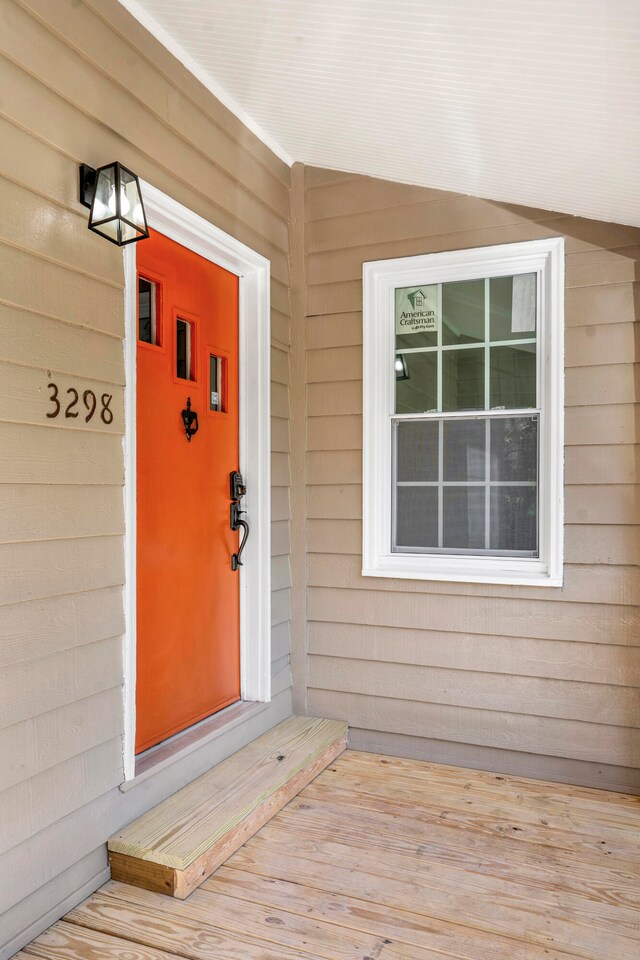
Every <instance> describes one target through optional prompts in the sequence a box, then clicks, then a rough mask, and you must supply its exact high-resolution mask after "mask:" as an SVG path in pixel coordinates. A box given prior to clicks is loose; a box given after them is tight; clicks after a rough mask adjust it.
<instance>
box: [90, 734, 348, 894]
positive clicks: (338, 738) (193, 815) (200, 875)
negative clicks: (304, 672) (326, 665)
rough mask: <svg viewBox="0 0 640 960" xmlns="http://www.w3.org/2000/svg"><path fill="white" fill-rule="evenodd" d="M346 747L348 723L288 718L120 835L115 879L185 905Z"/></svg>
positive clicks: (112, 845) (113, 848)
mask: <svg viewBox="0 0 640 960" xmlns="http://www.w3.org/2000/svg"><path fill="white" fill-rule="evenodd" d="M346 742H347V725H346V723H342V722H341V721H339V720H320V719H318V718H315V717H289V719H288V720H284V721H283V722H282V723H280V724H278V726H276V727H274V728H273V729H272V730H269V731H268V732H267V733H265V734H263V736H261V737H259V738H258V739H257V740H254V741H253V742H252V743H250V744H248V745H247V746H246V747H244V748H243V749H242V750H239V751H238V752H237V753H235V754H233V756H231V757H228V758H227V759H226V760H223V761H222V763H219V764H218V765H217V766H215V767H213V768H212V769H211V770H209V771H208V772H207V773H205V774H203V775H202V776H201V777H198V779H197V780H194V781H193V783H190V784H189V785H188V786H186V787H183V789H182V790H179V791H178V792H177V793H174V794H173V796H171V797H169V798H168V799H167V800H165V801H164V802H163V803H161V804H159V805H158V806H157V807H154V808H153V809H152V810H149V811H148V812H147V813H145V814H144V815H143V816H142V817H139V819H138V820H135V821H134V822H133V823H131V824H129V826H128V827H125V828H124V830H121V831H120V832H119V833H116V834H114V836H113V837H111V839H110V840H109V862H110V865H111V876H112V878H113V879H114V880H121V881H123V882H125V883H131V884H133V885H134V886H138V887H144V888H145V889H146V890H154V891H157V892H159V893H166V894H168V895H169V896H172V897H178V898H179V899H180V900H184V899H185V897H188V896H189V894H190V893H191V891H192V890H195V889H196V887H198V886H200V884H201V883H202V882H203V881H204V880H206V878H207V877H209V876H210V875H211V874H212V873H213V872H214V870H217V869H218V867H219V866H220V865H221V864H223V863H224V862H225V860H227V859H228V858H229V857H230V856H231V854H232V853H235V851H236V850H238V849H239V847H241V846H242V844H243V843H245V841H246V840H248V839H249V837H251V836H253V834H254V833H256V832H257V831H258V830H259V829H260V827H262V826H264V824H265V823H266V822H267V821H268V820H270V819H271V817H273V816H274V815H275V814H276V813H277V812H278V811H279V810H281V809H282V808H283V807H284V806H285V804H287V803H288V802H289V800H291V799H292V797H294V796H296V794H297V793H299V792H300V791H301V790H302V789H303V787H306V786H307V784H308V783H310V782H311V781H312V780H313V779H314V777H317V775H318V774H319V773H320V772H321V771H322V770H324V769H325V767H327V766H329V764H330V763H332V762H333V761H334V760H335V758H336V757H337V756H339V755H340V754H341V753H342V752H343V750H344V749H345V748H346Z"/></svg>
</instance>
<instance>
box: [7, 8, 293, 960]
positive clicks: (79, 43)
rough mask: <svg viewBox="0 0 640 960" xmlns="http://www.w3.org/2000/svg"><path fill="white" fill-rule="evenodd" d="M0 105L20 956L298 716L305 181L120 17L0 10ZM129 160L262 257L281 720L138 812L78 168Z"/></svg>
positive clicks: (112, 263)
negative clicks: (295, 234)
mask: <svg viewBox="0 0 640 960" xmlns="http://www.w3.org/2000/svg"><path fill="white" fill-rule="evenodd" d="M0 86H1V87H2V89H3V90H4V91H5V93H6V94H7V95H6V96H4V97H3V99H2V116H1V117H0V208H1V209H2V217H0V665H1V667H2V672H1V673H0V677H1V679H0V850H1V851H2V859H0V876H2V878H3V881H2V883H3V884H4V883H5V880H6V886H3V887H2V890H1V891H0V904H1V906H0V956H5V955H6V954H7V951H9V950H13V949H17V947H18V946H19V945H20V938H21V937H22V939H24V937H25V936H26V935H27V933H28V932H29V931H31V933H33V932H34V930H35V929H36V928H37V924H38V923H43V922H44V919H43V918H46V917H49V918H53V917H54V916H55V914H56V910H57V908H58V907H59V905H60V904H61V903H62V902H63V901H64V902H65V903H66V905H67V906H69V905H70V903H71V902H72V901H73V899H74V896H81V895H82V893H83V892H84V891H86V890H87V888H88V887H90V886H91V884H92V883H93V884H95V883H96V882H98V880H99V879H100V878H102V877H103V875H104V868H105V863H106V860H105V857H104V849H103V844H104V842H105V840H106V838H107V836H108V834H109V833H110V832H112V831H113V830H114V829H115V828H117V827H118V826H120V825H122V824H124V823H126V822H128V821H129V820H130V819H132V818H133V817H134V816H137V815H138V814H139V813H140V812H142V809H143V808H146V807H148V806H151V805H153V803H155V802H158V801H159V800H160V799H162V798H163V797H164V796H166V795H167V794H168V793H171V792H173V791H174V790H175V789H177V787H178V786H180V785H181V784H182V783H183V782H186V780H188V779H190V778H191V777H193V776H194V775H196V774H197V773H198V772H201V771H202V770H203V769H205V768H206V766H207V764H209V763H211V762H213V761H215V760H216V758H217V759H220V758H221V757H222V756H223V755H225V754H226V753H228V752H230V751H232V750H233V749H236V748H237V747H238V746H241V745H242V742H243V741H246V740H247V739H250V738H251V737H253V736H256V735H258V734H259V733H260V732H262V730H263V729H266V728H267V727H268V726H270V725H271V724H273V723H274V722H277V721H278V720H279V719H281V718H282V717H283V716H286V715H287V713H288V711H289V710H290V702H291V697H290V685H291V678H290V670H289V635H290V631H289V601H290V582H291V578H290V564H289V556H288V551H289V489H288V488H289V340H290V337H289V326H290V324H289V265H288V264H289V240H288V232H289V214H290V200H289V186H290V171H289V169H288V167H287V166H286V165H285V164H284V163H282V161H281V160H279V159H278V158H277V157H275V156H274V155H273V154H272V153H271V152H270V151H269V150H268V149H267V148H266V147H265V146H264V144H262V143H261V142H260V141H259V140H258V139H257V138H256V137H255V136H253V134H251V133H250V132H249V131H248V130H247V129H246V128H245V127H244V126H243V125H242V123H241V122H240V121H239V120H238V119H237V118H236V117H234V116H233V115H232V114H230V113H229V111H228V110H227V109H226V108H225V107H223V106H222V105H221V104H220V103H219V102H218V101H217V100H216V99H215V98H214V97H213V96H212V95H211V94H210V93H209V92H208V91H206V90H205V89H204V88H203V87H202V86H201V85H200V84H199V83H198V82H197V81H196V80H195V79H194V78H193V76H191V75H190V74H189V73H188V72H187V71H186V70H185V69H184V68H183V67H182V66H181V65H180V64H179V63H178V62H177V61H176V60H174V58H173V57H172V56H171V55H170V54H169V53H168V52H167V51H166V50H165V49H164V48H162V47H161V46H160V45H159V44H158V43H157V42H156V41H155V40H154V39H153V38H151V37H150V36H149V35H148V34H147V33H146V32H145V31H144V29H143V28H142V27H141V26H140V25H139V24H138V23H137V22H136V21H135V20H133V19H132V18H131V16H130V15H129V14H128V13H127V12H126V11H125V10H124V9H123V8H122V6H121V5H120V4H119V3H118V2H117V0H56V2H55V3H51V2H50V0H0ZM9 91H10V94H9ZM115 159H117V160H120V161H121V162H123V163H125V164H127V165H129V166H131V167H132V169H134V170H135V171H136V173H138V174H139V175H140V176H141V177H143V178H144V179H145V180H148V181H149V182H151V183H153V184H154V185H155V186H157V187H158V188H160V189H161V190H164V191H165V192H166V193H168V194H169V195H171V196H172V197H174V198H175V199H176V200H178V201H179V202H181V203H183V204H185V205H186V206H188V207H190V208H191V209H193V210H195V211H196V212H197V213H199V214H200V215H202V216H203V217H205V218H206V219H208V220H210V221H211V222H212V223H214V224H216V226H218V227H220V228H221V229H223V230H225V231H227V232H228V233H230V234H231V235H233V236H235V237H237V238H238V239H239V240H241V241H242V242H244V243H246V244H248V245H249V246H251V247H252V248H254V249H255V250H257V251H258V252H259V253H261V254H263V255H264V256H266V257H268V258H269V260H270V261H271V270H272V278H273V280H272V290H271V297H272V304H273V324H272V329H273V338H272V345H273V349H272V353H271V369H272V376H273V420H272V438H273V464H272V465H273V489H272V502H273V520H274V523H273V602H272V621H273V625H274V626H273V689H274V700H273V704H272V706H271V707H270V708H268V709H265V710H263V711H262V712H261V713H260V715H259V716H258V717H254V718H253V719H252V720H250V721H246V722H245V723H244V725H240V726H238V727H236V728H235V730H234V732H233V735H232V736H231V737H229V738H227V739H226V740H225V738H221V739H219V740H217V741H216V742H215V744H213V746H211V747H210V748H207V749H202V750H201V751H199V752H198V753H197V754H194V757H192V758H191V760H186V761H185V762H184V763H183V764H182V765H181V766H179V768H177V769H176V770H175V771H174V772H173V773H171V772H166V771H165V773H164V774H162V776H158V777H157V778H156V779H155V780H154V783H153V784H152V785H150V782H149V781H147V785H146V787H145V791H144V793H145V795H144V796H142V794H141V793H140V792H138V793H137V792H136V788H135V787H134V788H133V790H131V791H129V792H127V793H125V794H123V793H121V792H120V791H119V790H118V789H117V786H118V784H119V783H120V782H121V781H122V778H123V768H122V733H123V704H122V682H123V663H122V633H123V628H124V622H123V600H122V585H123V582H124V550H123V530H124V515H123V496H122V492H123V491H122V487H123V476H124V463H123V452H122V432H123V423H124V419H123V399H124V381H125V371H124V361H123V344H122V337H123V330H124V317H123V284H124V279H123V267H122V255H121V252H120V251H118V250H117V249H116V248H115V247H114V246H112V245H111V244H108V243H105V242H104V241H103V240H101V239H99V238H97V237H96V236H95V235H94V234H91V233H90V232H89V231H88V230H87V211H86V210H85V209H84V208H83V207H81V206H80V205H79V203H78V200H77V179H78V169H77V168H78V164H79V163H80V162H83V161H84V162H87V163H90V164H93V165H94V166H97V165H100V164H101V163H106V162H108V161H110V160H115ZM51 380H56V381H57V382H59V383H60V386H61V388H63V389H65V388H66V387H67V386H69V385H72V384H74V385H77V384H78V383H81V384H82V385H83V389H84V387H85V386H86V387H87V388H90V387H91V388H93V389H94V390H95V391H96V392H97V393H103V392H108V393H111V394H113V402H112V409H113V411H114V419H113V423H112V425H111V426H105V425H103V424H101V423H100V424H99V425H98V426H96V425H95V424H93V425H85V424H83V423H82V421H80V422H79V423H78V422H74V421H71V420H66V421H65V420H64V419H57V420H55V421H50V420H48V419H47V418H46V413H47V412H48V411H49V410H50V409H51V408H50V406H49V402H48V397H49V391H48V389H47V384H48V382H49V381H51ZM207 750H208V752H207ZM21 901H22V903H21ZM3 911H6V912H4V913H3ZM34 924H35V927H34ZM25 931H26V932H27V933H25ZM2 944H5V946H4V947H3V946H2Z"/></svg>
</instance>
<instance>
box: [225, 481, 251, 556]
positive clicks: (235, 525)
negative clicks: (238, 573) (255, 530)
mask: <svg viewBox="0 0 640 960" xmlns="http://www.w3.org/2000/svg"><path fill="white" fill-rule="evenodd" d="M229 487H230V494H231V505H230V508H229V526H230V527H231V529H232V530H240V529H242V540H241V541H240V547H239V549H238V552H237V553H234V554H232V556H231V569H232V570H237V569H238V567H241V566H243V563H242V559H241V558H242V551H243V550H244V548H245V544H246V542H247V539H248V537H249V524H248V523H247V521H246V520H243V519H242V514H243V513H246V510H241V509H240V501H241V499H242V497H244V495H245V493H246V492H247V488H246V486H245V484H244V480H243V479H242V474H241V473H238V472H233V473H230V474H229Z"/></svg>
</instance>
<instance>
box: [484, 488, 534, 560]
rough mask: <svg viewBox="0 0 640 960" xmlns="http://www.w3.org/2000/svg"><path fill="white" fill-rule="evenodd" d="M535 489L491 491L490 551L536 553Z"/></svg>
mask: <svg viewBox="0 0 640 960" xmlns="http://www.w3.org/2000/svg"><path fill="white" fill-rule="evenodd" d="M537 514H538V505H537V492H536V488H535V487H492V488H491V549H492V550H505V551H507V550H518V551H526V552H527V553H529V554H532V555H533V554H535V553H536V552H537V548H538V544H537V531H538V516H537Z"/></svg>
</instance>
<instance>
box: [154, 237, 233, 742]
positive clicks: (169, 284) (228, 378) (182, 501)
mask: <svg viewBox="0 0 640 960" xmlns="http://www.w3.org/2000/svg"><path fill="white" fill-rule="evenodd" d="M137 261H138V270H139V271H140V285H139V294H140V293H141V294H142V296H141V299H140V304H141V306H140V316H139V324H140V330H139V333H140V339H139V343H138V351H137V414H136V417H137V464H136V469H137V680H136V752H137V753H141V752H142V751H143V750H146V749H148V748H149V747H151V746H153V745H154V744H157V743H159V742H161V741H162V740H165V739H166V738H167V737H170V736H172V735H174V734H176V733H178V732H179V731H181V730H184V729H185V728H186V727H189V726H191V725H192V724H194V723H197V722H198V721H200V720H202V719H204V718H205V717H208V716H210V715H211V714H213V713H215V712H216V711H218V710H221V709H222V708H224V707H226V706H228V705H229V704H231V703H234V702H235V701H236V700H239V699H240V586H239V576H238V573H237V572H234V571H232V569H231V556H232V554H233V553H234V552H235V551H236V550H237V549H238V533H237V531H236V532H234V531H232V530H231V529H230V524H229V474H230V472H231V471H234V470H238V468H239V466H240V464H239V462H238V457H239V445H238V425H239V410H238V397H239V393H238V278H237V277H236V276H234V275H233V274H230V273H228V272H227V271H226V270H223V269H222V268H220V267H218V266H216V265H215V264H213V263H211V262H210V261H208V260H205V259H204V258H203V257H200V256H198V255H197V254H195V253H193V252H192V251H190V250H187V249H186V248H185V247H182V246H181V245H180V244H177V243H175V242H174V241H172V240H169V239H168V238H166V237H163V236H162V235H160V234H158V233H155V232H152V234H151V237H150V239H149V240H147V241H145V243H144V244H140V245H139V249H138V251H137ZM145 273H148V275H150V276H161V277H162V278H163V280H162V296H161V298H159V297H158V296H157V293H158V291H157V289H155V290H154V289H153V287H154V286H155V285H154V284H151V283H150V282H149V281H146V280H144V277H145ZM154 294H155V296H154ZM153 300H155V302H156V308H155V309H156V315H155V319H154V315H153V313H152V307H151V303H152V301H153ZM160 313H161V314H162V316H160ZM143 321H144V322H143ZM160 329H163V330H164V331H165V336H164V337H163V340H162V343H160V344H159V345H158V348H157V349H152V350H150V349H149V343H152V342H153V339H154V337H155V338H157V332H158V330H160ZM154 331H155V333H154ZM149 337H151V340H150V339H149ZM208 344H217V345H219V346H220V350H221V351H223V352H224V358H223V359H220V358H214V357H212V356H211V351H210V348H209V346H208ZM215 359H218V360H219V366H218V367H216V368H215V370H214V369H213V366H212V360H215ZM213 374H215V377H214V378H213V379H212V376H213ZM214 393H217V394H218V400H217V401H215V398H214V397H213V394H214ZM214 403H217V404H218V407H217V409H218V410H219V411H223V412H224V414H225V415H224V416H213V415H209V411H210V410H212V409H214V406H213V404H214ZM223 404H224V407H223V406H222V405H223ZM187 409H189V411H190V413H192V414H196V415H197V416H198V429H197V431H196V432H194V433H193V435H192V436H191V438H190V440H189V441H187V435H186V432H185V422H184V418H183V411H186V410H187Z"/></svg>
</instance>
